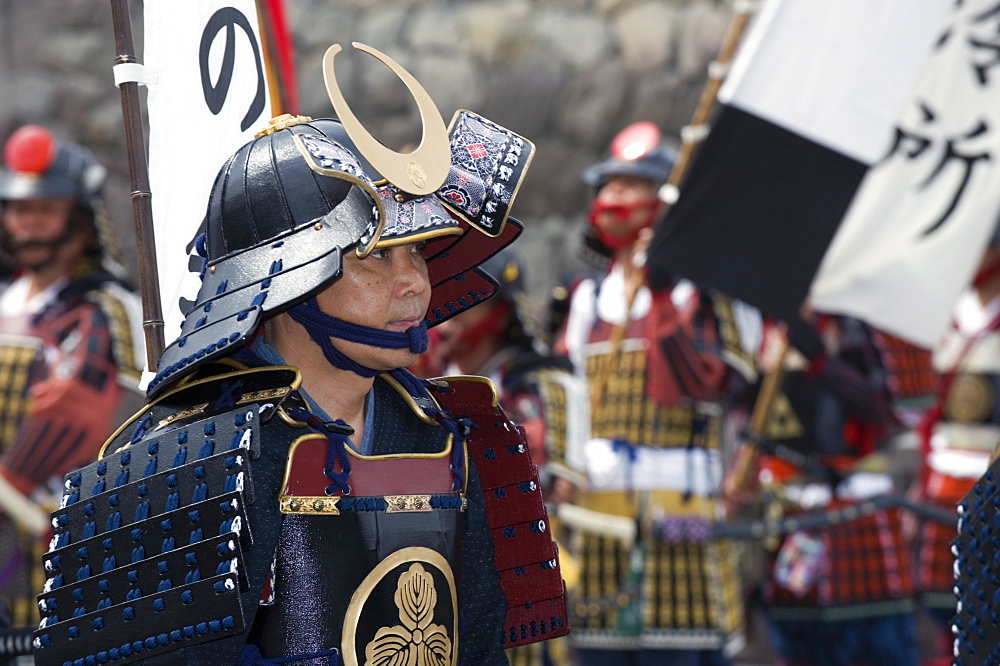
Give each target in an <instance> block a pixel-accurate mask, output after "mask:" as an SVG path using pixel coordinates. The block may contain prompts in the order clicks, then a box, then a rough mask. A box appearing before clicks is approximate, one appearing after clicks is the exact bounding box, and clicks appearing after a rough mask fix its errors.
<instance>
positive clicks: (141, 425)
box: [128, 413, 153, 444]
mask: <svg viewBox="0 0 1000 666" xmlns="http://www.w3.org/2000/svg"><path fill="white" fill-rule="evenodd" d="M152 422H153V414H152V413H147V414H146V415H145V416H143V417H142V418H141V419H140V420H139V422H138V423H136V424H135V430H133V431H132V436H131V437H130V438H129V440H128V442H129V444H135V443H136V442H138V441H140V440H142V438H143V437H145V436H146V428H148V427H149V424H150V423H152Z"/></svg>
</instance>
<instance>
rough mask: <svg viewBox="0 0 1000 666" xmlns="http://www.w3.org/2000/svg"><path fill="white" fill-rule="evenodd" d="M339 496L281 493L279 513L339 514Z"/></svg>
mask: <svg viewBox="0 0 1000 666" xmlns="http://www.w3.org/2000/svg"><path fill="white" fill-rule="evenodd" d="M339 501H340V498H339V497H293V496H290V495H282V496H281V499H280V500H278V506H279V509H280V511H281V513H286V514H287V513H294V514H301V515H307V516H315V515H321V516H339V515H340V508H339V507H338V506H337V503H338V502H339Z"/></svg>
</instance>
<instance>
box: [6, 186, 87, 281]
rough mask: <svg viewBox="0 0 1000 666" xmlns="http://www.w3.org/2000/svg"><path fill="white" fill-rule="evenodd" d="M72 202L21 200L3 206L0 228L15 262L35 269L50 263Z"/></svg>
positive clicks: (62, 233) (56, 249)
mask: <svg viewBox="0 0 1000 666" xmlns="http://www.w3.org/2000/svg"><path fill="white" fill-rule="evenodd" d="M73 205H74V202H73V199H70V198H57V199H23V200H20V201H7V202H5V203H4V205H3V218H2V220H3V228H4V231H5V232H6V234H7V237H8V239H9V243H8V244H9V246H10V247H11V250H12V252H13V253H14V258H15V259H16V260H17V263H18V264H19V265H21V266H24V267H27V268H38V267H41V266H45V265H47V264H49V263H51V262H52V261H53V260H54V259H55V258H56V255H57V253H58V250H59V248H58V247H57V246H56V245H55V243H57V242H58V241H61V240H63V236H64V234H65V233H66V225H67V224H69V215H70V212H71V211H72V210H73Z"/></svg>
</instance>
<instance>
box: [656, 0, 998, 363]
mask: <svg viewBox="0 0 1000 666" xmlns="http://www.w3.org/2000/svg"><path fill="white" fill-rule="evenodd" d="M719 100H720V102H721V106H720V110H719V113H718V115H717V117H716V118H715V120H714V122H713V127H712V131H711V133H710V134H709V136H708V138H707V139H706V141H705V143H704V145H703V146H702V147H701V148H700V149H699V152H698V154H697V156H696V158H695V161H694V162H693V164H692V168H691V170H690V171H689V173H688V174H687V177H686V179H685V181H684V182H683V183H682V187H681V193H680V198H679V199H678V201H677V203H676V204H675V205H674V206H673V207H672V208H671V209H670V211H669V212H668V214H667V216H666V218H665V220H664V221H663V223H662V224H661V225H660V226H659V228H658V229H657V232H656V236H655V238H654V241H653V246H652V248H651V250H650V260H649V261H650V264H649V265H650V277H651V281H652V282H653V284H654V286H657V284H658V283H659V284H663V283H665V282H666V281H667V280H668V279H670V278H671V277H672V276H677V275H683V276H685V277H688V278H690V279H692V280H693V281H694V282H696V283H698V284H700V285H702V286H706V287H716V288H719V289H721V290H723V291H726V292H728V293H730V294H732V295H733V296H736V297H738V298H742V299H743V300H746V301H748V302H750V303H753V304H754V305H757V306H758V307H760V308H761V309H762V310H763V311H764V312H765V313H766V314H770V315H773V316H776V317H778V318H781V319H790V318H793V317H795V316H796V313H797V312H798V310H799V308H800V306H801V305H803V304H804V303H806V304H808V305H809V306H810V307H812V308H813V309H815V310H818V311H824V312H833V313H842V314H848V315H852V316H856V317H860V318H862V319H864V320H866V321H868V322H869V323H871V324H872V325H874V326H876V327H879V328H881V329H883V330H885V331H887V332H890V333H893V334H896V335H898V336H900V337H903V338H906V339H908V340H910V341H912V342H914V343H917V344H920V345H923V346H927V347H932V346H935V345H936V344H937V342H938V339H939V337H940V335H941V333H942V332H943V331H944V330H945V328H946V326H947V325H948V322H949V318H950V313H951V308H952V305H953V303H954V301H955V298H956V296H957V295H958V293H959V292H960V291H961V290H962V289H963V288H964V287H965V286H966V285H968V283H969V281H970V279H971V277H972V275H973V272H974V270H975V267H976V264H977V263H978V259H979V256H980V253H981V252H982V250H983V248H984V247H985V245H986V242H987V239H988V238H989V236H990V235H991V233H992V231H993V228H994V226H995V225H996V222H997V219H998V213H1000V2H998V0H966V1H964V2H961V3H956V2H952V1H951V0H879V1H878V2H870V1H869V0H837V2H815V1H813V0H768V1H766V2H765V3H764V4H763V6H762V7H761V10H760V12H759V14H758V15H757V17H755V19H754V23H753V25H752V27H751V30H750V33H749V34H748V35H747V38H746V40H745V41H744V43H743V45H742V46H741V48H740V51H739V53H738V55H737V58H736V60H735V61H734V64H733V68H732V71H731V73H730V75H729V77H728V78H727V80H726V82H725V84H724V86H723V88H722V90H721V91H720V94H719Z"/></svg>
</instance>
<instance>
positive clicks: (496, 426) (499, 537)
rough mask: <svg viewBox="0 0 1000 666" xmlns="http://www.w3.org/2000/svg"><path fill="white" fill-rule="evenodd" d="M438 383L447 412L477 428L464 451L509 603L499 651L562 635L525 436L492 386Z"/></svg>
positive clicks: (554, 554) (547, 537) (555, 564)
mask: <svg viewBox="0 0 1000 666" xmlns="http://www.w3.org/2000/svg"><path fill="white" fill-rule="evenodd" d="M436 384H438V385H440V384H443V385H444V386H445V387H447V388H448V389H451V390H450V391H439V392H438V399H439V400H440V401H441V403H442V404H443V405H444V406H445V407H446V408H447V409H448V411H449V412H451V413H452V414H453V415H455V416H467V417H469V418H470V419H471V420H472V422H473V423H475V424H476V425H478V426H479V427H478V428H474V429H473V430H472V433H471V434H470V435H469V439H468V441H467V446H468V450H469V455H470V456H471V457H472V459H473V461H474V462H475V465H476V468H477V469H478V471H479V476H480V479H481V480H482V484H483V495H484V497H485V500H486V517H487V521H488V523H489V527H490V533H491V535H492V537H493V546H494V562H495V566H496V570H497V575H498V577H499V580H500V585H501V587H502V588H503V591H504V594H505V596H506V597H507V605H508V608H507V619H506V621H505V624H504V636H503V639H502V644H503V646H504V647H505V648H509V647H517V646H518V645H527V644H528V643H535V642H538V641H543V640H546V639H549V638H556V637H559V636H564V635H566V634H567V633H569V625H568V623H567V615H566V586H565V584H564V583H563V580H562V575H561V573H560V570H559V554H558V549H557V548H556V544H555V541H554V540H553V539H552V534H551V532H550V531H549V523H548V515H547V513H546V510H545V504H544V503H543V501H542V494H541V484H540V483H539V480H538V469H537V468H536V467H535V465H534V464H532V462H531V458H530V456H529V454H528V445H527V442H526V440H525V437H524V432H523V431H522V430H521V429H520V428H519V427H518V426H516V425H514V423H512V422H511V421H510V419H508V418H507V416H506V414H504V413H503V410H502V409H501V408H500V406H499V403H498V393H497V389H496V386H494V385H493V382H491V381H490V380H488V379H486V378H484V377H448V378H445V379H443V380H441V381H439V382H436Z"/></svg>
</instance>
